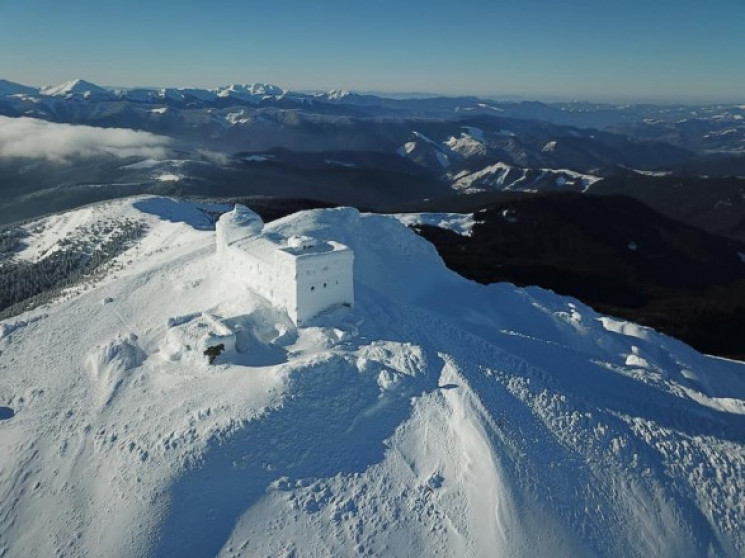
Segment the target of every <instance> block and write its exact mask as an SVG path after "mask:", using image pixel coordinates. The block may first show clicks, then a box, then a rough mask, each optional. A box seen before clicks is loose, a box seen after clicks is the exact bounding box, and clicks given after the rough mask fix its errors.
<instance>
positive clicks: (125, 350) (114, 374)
mask: <svg viewBox="0 0 745 558" xmlns="http://www.w3.org/2000/svg"><path fill="white" fill-rule="evenodd" d="M146 358H147V355H146V354H145V353H144V352H143V351H142V349H141V348H140V346H139V345H138V343H137V336H136V335H134V334H129V335H126V336H123V337H117V338H116V339H114V340H112V341H109V342H108V343H106V344H105V345H102V346H99V347H96V349H95V350H94V352H93V353H91V354H90V355H89V356H88V358H87V359H86V361H85V368H86V370H87V372H88V375H89V376H90V379H91V383H92V384H93V387H92V390H93V391H94V392H96V393H97V399H98V401H99V403H101V404H102V405H108V404H110V403H111V401H112V399H113V398H114V397H115V395H116V392H117V390H118V389H119V388H120V387H121V385H122V383H123V382H124V381H125V380H126V379H127V377H128V376H130V375H131V373H132V371H133V370H134V369H135V368H137V367H138V366H140V365H142V363H143V362H144V361H145V359H146Z"/></svg>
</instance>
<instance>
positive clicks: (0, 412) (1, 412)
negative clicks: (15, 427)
mask: <svg viewBox="0 0 745 558" xmlns="http://www.w3.org/2000/svg"><path fill="white" fill-rule="evenodd" d="M15 414H16V413H15V411H14V410H13V409H11V408H10V407H0V420H8V419H12V418H13V417H14V416H15Z"/></svg>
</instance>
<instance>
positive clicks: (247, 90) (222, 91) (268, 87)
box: [216, 83, 286, 99]
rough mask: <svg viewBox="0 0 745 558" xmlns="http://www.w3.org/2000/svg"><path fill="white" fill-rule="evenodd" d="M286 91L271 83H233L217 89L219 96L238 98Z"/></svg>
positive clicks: (250, 97) (277, 93)
mask: <svg viewBox="0 0 745 558" xmlns="http://www.w3.org/2000/svg"><path fill="white" fill-rule="evenodd" d="M285 93H286V91H285V90H284V89H282V88H281V87H279V86H277V85H272V84H269V83H251V84H243V85H240V84H235V83H234V84H231V85H227V86H225V87H220V88H218V89H216V94H217V96H218V97H234V98H236V99H253V98H255V97H263V96H265V95H272V96H275V95H284V94H285Z"/></svg>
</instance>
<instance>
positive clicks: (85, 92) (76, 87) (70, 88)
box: [41, 79, 111, 97]
mask: <svg viewBox="0 0 745 558" xmlns="http://www.w3.org/2000/svg"><path fill="white" fill-rule="evenodd" d="M41 94H42V95H46V96H49V97H72V96H80V97H89V96H101V95H110V94H111V93H110V92H109V91H108V90H106V89H104V88H103V87H99V86H98V85H96V84H95V83H91V82H89V81H85V80H84V79H74V80H72V81H68V82H65V83H62V84H60V85H52V86H48V87H43V88H42V89H41Z"/></svg>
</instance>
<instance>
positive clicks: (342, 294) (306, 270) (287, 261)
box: [216, 206, 354, 325]
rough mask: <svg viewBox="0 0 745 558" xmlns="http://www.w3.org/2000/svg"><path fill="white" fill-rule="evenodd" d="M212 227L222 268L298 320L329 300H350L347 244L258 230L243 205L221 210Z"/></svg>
mask: <svg viewBox="0 0 745 558" xmlns="http://www.w3.org/2000/svg"><path fill="white" fill-rule="evenodd" d="M216 228H217V255H218V257H219V258H220V259H221V260H222V261H223V263H224V264H225V265H226V268H227V269H228V270H229V271H230V272H231V273H233V274H236V275H238V276H239V277H240V278H242V279H245V281H246V286H247V287H249V288H250V289H251V290H253V291H254V292H256V293H257V294H259V295H261V296H263V297H264V298H266V299H267V300H269V301H270V302H272V303H273V304H274V305H276V306H278V307H280V308H283V309H285V310H286V311H287V314H288V315H289V317H290V318H291V319H292V320H293V321H294V322H295V323H296V324H297V325H301V324H303V323H306V322H307V321H308V320H309V319H310V318H312V317H313V316H315V315H317V314H318V313H319V312H322V311H323V310H325V309H327V308H330V307H332V306H336V305H341V304H345V305H348V306H352V305H354V281H353V264H354V253H353V252H352V250H351V249H350V248H348V247H347V246H344V245H343V244H339V243H337V242H325V241H317V240H316V239H313V238H307V237H291V238H289V239H288V238H283V237H276V236H271V235H268V234H263V232H262V229H263V223H262V222H261V219H260V218H259V217H258V215H256V214H255V213H253V212H252V211H251V210H250V209H248V208H246V207H244V206H236V209H235V210H233V211H231V212H229V213H226V214H225V215H223V216H222V217H221V218H220V220H219V221H218V223H217V227H216Z"/></svg>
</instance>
